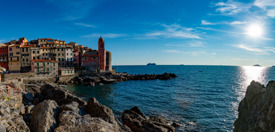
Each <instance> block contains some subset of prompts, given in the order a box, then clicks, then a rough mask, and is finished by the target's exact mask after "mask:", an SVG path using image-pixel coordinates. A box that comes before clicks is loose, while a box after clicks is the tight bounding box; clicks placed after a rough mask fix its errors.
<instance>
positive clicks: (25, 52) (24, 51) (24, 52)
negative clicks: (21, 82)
mask: <svg viewBox="0 0 275 132" xmlns="http://www.w3.org/2000/svg"><path fill="white" fill-rule="evenodd" d="M31 48H32V46H31V45H23V46H20V54H21V72H30V71H31V61H32V56H31Z"/></svg>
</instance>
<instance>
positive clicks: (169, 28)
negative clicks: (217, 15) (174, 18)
mask: <svg viewBox="0 0 275 132" xmlns="http://www.w3.org/2000/svg"><path fill="white" fill-rule="evenodd" d="M162 26H163V27H164V28H165V29H164V30H162V31H155V32H150V33H146V34H145V35H144V36H145V37H149V38H158V37H162V38H181V39H202V38H201V37H200V36H199V35H198V34H196V33H195V32H194V31H193V30H194V29H193V28H185V27H182V26H180V25H177V24H173V25H165V24H163V25H162Z"/></svg>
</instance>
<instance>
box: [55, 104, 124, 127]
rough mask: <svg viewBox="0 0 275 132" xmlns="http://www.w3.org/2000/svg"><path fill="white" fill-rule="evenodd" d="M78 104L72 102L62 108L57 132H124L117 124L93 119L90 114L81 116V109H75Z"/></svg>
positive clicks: (96, 118) (97, 118)
mask: <svg viewBox="0 0 275 132" xmlns="http://www.w3.org/2000/svg"><path fill="white" fill-rule="evenodd" d="M77 106H78V104H77V103H76V102H72V103H70V104H66V105H63V106H61V107H60V111H62V112H61V113H60V114H59V118H58V121H59V127H58V128H56V129H55V132H76V131H77V132H87V131H89V132H106V131H108V132H123V131H125V130H124V129H123V128H121V127H120V126H118V125H116V124H111V123H109V122H106V121H104V120H103V119H101V118H100V117H91V116H90V115H89V114H86V115H84V116H81V115H79V114H78V112H79V109H75V107H77Z"/></svg>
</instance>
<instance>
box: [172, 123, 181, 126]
mask: <svg viewBox="0 0 275 132" xmlns="http://www.w3.org/2000/svg"><path fill="white" fill-rule="evenodd" d="M172 126H173V127H181V126H182V125H181V124H179V123H177V122H173V123H172Z"/></svg>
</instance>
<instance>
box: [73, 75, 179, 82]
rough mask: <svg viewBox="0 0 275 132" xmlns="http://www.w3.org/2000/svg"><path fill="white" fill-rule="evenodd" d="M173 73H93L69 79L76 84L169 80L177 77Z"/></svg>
mask: <svg viewBox="0 0 275 132" xmlns="http://www.w3.org/2000/svg"><path fill="white" fill-rule="evenodd" d="M176 77H177V76H176V75H175V74H173V73H163V74H157V75H156V74H144V75H131V74H127V73H91V74H89V75H79V76H76V77H75V78H73V79H72V80H70V81H68V83H74V84H90V83H116V82H121V81H129V80H156V79H159V80H168V79H172V78H176Z"/></svg>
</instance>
